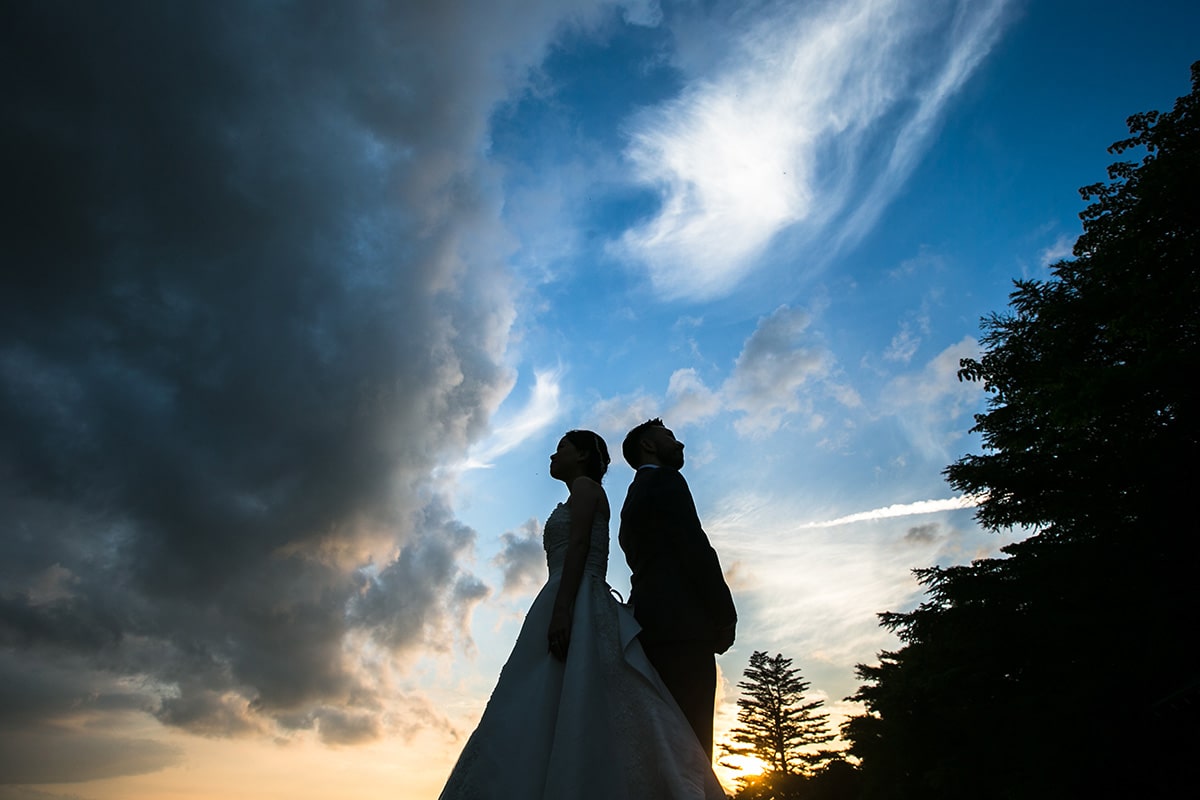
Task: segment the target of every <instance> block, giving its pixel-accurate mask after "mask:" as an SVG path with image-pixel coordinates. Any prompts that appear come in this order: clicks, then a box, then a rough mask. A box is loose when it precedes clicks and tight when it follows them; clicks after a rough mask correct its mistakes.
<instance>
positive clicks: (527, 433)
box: [463, 369, 562, 469]
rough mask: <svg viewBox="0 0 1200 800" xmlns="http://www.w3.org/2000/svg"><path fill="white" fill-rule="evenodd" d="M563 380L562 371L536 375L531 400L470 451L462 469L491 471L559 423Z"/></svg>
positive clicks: (548, 371)
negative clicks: (511, 452)
mask: <svg viewBox="0 0 1200 800" xmlns="http://www.w3.org/2000/svg"><path fill="white" fill-rule="evenodd" d="M561 378H562V370H561V369H554V370H539V371H536V372H535V373H534V384H533V389H532V390H531V391H530V393H529V400H528V401H527V402H526V403H525V405H524V406H522V407H521V408H520V409H519V410H518V411H516V412H515V413H513V415H512V416H511V417H509V418H508V419H507V420H505V421H504V422H502V423H500V424H499V425H497V426H496V428H495V429H494V430H493V431H492V434H491V435H490V436H488V437H487V438H486V439H484V440H483V441H481V442H480V443H479V444H478V445H476V446H475V447H473V448H471V451H470V454H469V456H468V458H467V461H466V463H465V464H464V465H463V467H464V468H465V469H479V468H486V467H490V466H491V464H492V462H493V461H494V460H495V459H497V458H499V457H500V456H502V455H503V454H505V453H507V452H508V451H509V450H512V449H513V448H514V447H516V446H517V445H519V444H521V442H524V441H525V440H526V439H529V438H530V437H532V436H536V435H537V434H539V433H541V432H542V431H544V430H545V429H546V428H548V427H550V426H551V425H553V424H554V423H555V422H557V421H558V420H559V418H560V417H561V416H562V403H561V402H560V397H561V395H562V388H561Z"/></svg>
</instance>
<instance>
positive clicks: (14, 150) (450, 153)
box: [0, 2, 587, 781]
mask: <svg viewBox="0 0 1200 800" xmlns="http://www.w3.org/2000/svg"><path fill="white" fill-rule="evenodd" d="M460 5H464V6H466V7H462V8H460V7H459V6H460ZM514 5H515V7H497V6H496V4H489V3H479V4H458V3H437V4H420V3H398V4H394V5H389V4H378V3H367V2H364V3H339V4H337V5H336V6H332V5H328V4H325V3H316V2H286V3H276V4H265V5H264V4H250V5H228V4H203V3H202V4H183V5H180V4H162V3H157V2H130V3H122V4H118V5H115V6H113V5H86V4H84V5H80V4H75V3H54V2H45V3H29V4H20V5H19V6H18V7H16V8H14V9H11V10H9V11H7V12H6V24H5V26H4V27H3V31H0V49H2V50H3V52H5V54H6V68H5V69H4V70H3V71H0V88H2V90H3V94H4V96H5V98H6V100H5V103H4V105H3V107H2V108H0V121H2V125H0V130H2V131H3V134H0V135H2V137H3V139H2V140H0V158H3V170H4V174H5V187H4V194H3V197H4V200H3V209H2V211H3V213H0V261H3V263H4V264H5V269H4V270H3V272H2V273H0V507H3V508H4V509H5V512H4V514H3V515H2V516H3V519H2V520H0V665H8V667H10V668H11V669H6V671H8V672H16V673H20V674H21V675H26V676H31V677H26V678H24V679H22V680H21V681H19V682H18V683H16V684H14V685H13V686H11V687H8V686H6V687H5V688H4V689H0V691H3V692H4V693H5V700H6V701H8V700H10V699H17V700H18V701H19V702H16V703H15V704H14V705H9V704H8V703H7V702H6V703H5V704H4V705H3V711H0V737H3V738H4V739H5V742H6V746H5V748H4V751H5V752H6V753H8V752H25V750H23V749H19V748H18V750H13V751H9V750H8V747H7V745H8V744H13V745H14V747H15V746H16V745H17V744H18V743H20V742H34V741H35V740H34V738H28V739H27V738H24V737H25V732H28V731H29V730H31V728H30V727H28V726H30V725H42V726H49V725H51V723H54V722H56V721H61V720H64V719H67V718H68V717H69V716H70V715H72V714H77V713H79V707H78V706H77V705H76V706H68V705H66V703H65V698H68V697H70V698H83V700H82V701H81V702H83V703H84V704H85V705H88V706H89V708H90V709H91V711H92V712H93V713H96V714H104V713H126V712H127V710H129V709H134V710H137V711H147V712H152V713H154V714H156V715H157V717H158V718H159V719H160V720H161V721H162V722H164V723H165V724H168V725H175V726H181V727H184V728H186V729H188V730H192V731H195V732H197V733H201V734H205V735H218V736H224V735H243V734H250V733H255V732H260V731H266V730H268V729H270V728H272V727H277V728H278V729H281V730H284V731H286V730H289V729H303V728H311V727H313V720H314V719H317V718H319V720H320V722H319V724H318V726H317V727H318V728H319V732H320V736H321V737H322V738H323V739H325V740H326V741H329V742H333V743H340V744H346V743H353V742H356V741H362V740H365V739H366V738H369V737H370V736H372V735H374V734H375V733H376V732H377V731H378V730H379V727H378V726H379V725H380V724H382V723H381V722H380V720H381V719H383V718H384V717H383V715H382V712H378V711H377V709H378V708H379V699H378V698H377V697H375V694H376V693H377V692H378V691H379V690H378V688H377V687H375V686H373V685H372V684H370V682H369V681H368V680H367V679H365V678H364V677H363V675H362V671H361V670H360V669H359V665H358V664H356V663H355V662H354V660H353V654H352V652H351V651H350V650H349V649H348V648H347V643H348V642H350V641H351V639H352V638H353V637H354V636H355V635H358V634H369V635H372V636H374V637H375V639H376V641H378V642H379V643H382V644H383V645H385V646H386V647H388V648H391V649H392V650H393V651H394V652H396V653H397V654H403V653H405V652H408V651H411V650H413V649H415V648H419V647H422V646H428V645H430V644H432V645H433V646H439V647H440V646H444V645H445V642H446V638H445V633H446V631H450V632H451V634H452V636H459V638H462V636H463V635H464V625H465V619H466V618H467V617H468V616H469V614H470V610H471V608H473V607H474V604H475V603H477V602H479V600H480V599H481V598H482V597H483V596H484V595H485V594H486V591H487V589H486V587H484V586H483V585H482V584H481V583H480V582H479V581H478V580H477V579H475V578H473V577H472V576H470V575H467V574H464V573H462V572H461V571H460V570H459V569H458V568H457V566H456V559H457V557H458V556H460V555H461V554H462V553H464V552H465V551H467V550H469V549H470V548H471V547H472V545H473V541H474V533H473V532H472V531H471V530H470V529H469V528H466V527H465V526H463V525H461V524H460V523H458V522H457V521H456V520H454V519H453V515H452V513H451V511H450V510H449V509H448V508H447V506H446V503H445V501H444V499H442V498H441V497H440V496H439V493H438V489H437V486H436V485H435V484H433V483H431V479H430V477H429V476H430V474H431V470H432V468H433V467H434V466H436V465H437V464H438V463H440V462H442V461H445V460H448V459H451V458H461V456H462V455H463V454H464V453H465V452H466V448H467V447H468V446H469V445H470V444H471V442H473V441H474V440H476V439H477V438H478V437H479V436H480V435H481V433H482V431H483V429H484V426H485V425H486V422H487V419H488V417H489V415H490V413H491V411H492V410H494V408H495V406H496V405H497V403H498V402H499V400H500V398H501V396H502V395H503V393H504V392H505V391H506V389H507V387H508V385H509V384H510V382H511V379H510V377H509V376H508V374H507V372H506V369H505V368H504V367H503V365H502V361H501V355H502V353H503V350H504V346H505V343H506V337H507V333H508V326H509V324H510V323H511V320H512V316H513V313H514V312H513V305H512V301H511V298H510V292H511V289H510V287H509V285H508V278H507V277H506V274H505V271H504V267H503V264H502V263H501V260H500V256H501V255H502V254H503V252H504V248H505V246H506V245H505V239H504V235H503V232H502V231H500V230H498V228H497V226H496V223H495V222H494V220H495V219H496V218H498V213H497V209H498V207H499V200H498V199H497V197H496V196H495V188H494V186H495V177H494V176H493V175H491V174H490V173H489V172H488V171H487V169H486V168H485V167H483V166H482V165H481V164H480V162H479V161H478V154H479V152H480V143H481V141H482V140H483V137H484V133H485V130H486V123H487V115H488V112H489V109H490V108H491V107H492V106H493V105H494V104H495V103H496V102H498V101H499V100H500V99H501V98H502V97H503V96H504V94H505V92H506V91H508V90H509V89H510V88H511V87H512V86H513V85H514V83H515V82H516V81H518V80H520V77H521V75H523V74H524V71H525V69H526V68H527V67H528V66H529V65H530V64H533V63H536V62H537V61H538V60H540V53H541V52H542V50H543V49H544V47H545V44H546V42H547V41H548V39H549V37H550V36H551V34H552V32H553V30H554V26H555V24H556V20H557V19H558V17H559V15H561V14H564V13H566V12H569V11H570V9H569V8H564V7H562V6H561V5H554V4H550V5H551V6H553V8H549V7H547V8H546V9H543V8H542V4H539V3H528V4H524V3H516V4H514ZM580 5H587V4H582V3H581V4H580ZM46 676H49V677H46ZM123 678H124V679H129V680H127V681H126V684H127V688H125V689H124V690H123V691H124V693H123V694H122V693H121V692H118V691H116V690H115V689H114V688H113V682H114V681H116V680H119V679H123ZM39 681H41V683H39ZM54 681H57V683H54ZM22 687H23V688H24V689H29V690H30V691H29V692H28V693H26V694H23V695H20V696H19V697H18V694H19V692H18V689H19V688H22ZM128 687H134V688H128ZM10 695H11V696H10ZM106 703H107V704H109V707H106V706H105V704H106ZM335 707H336V708H338V709H339V711H338V713H337V714H334V713H333V712H330V711H328V709H329V708H335ZM321 709H325V710H324V711H321V712H320V714H319V715H318V711H319V710H321ZM314 715H317V716H314ZM405 724H407V723H405ZM37 730H38V731H40V732H39V733H38V734H37V735H38V736H42V737H43V738H42V739H41V740H38V741H39V742H40V744H38V749H37V752H45V753H51V752H53V753H57V754H59V755H61V759H60V761H61V760H62V759H68V760H69V759H70V758H71V756H72V754H75V756H77V758H76V760H75V762H74V763H75V766H74V767H72V772H71V774H72V775H73V776H76V777H75V778H73V779H83V778H86V777H88V776H99V775H111V774H117V773H114V772H113V770H117V772H118V773H120V774H131V773H133V772H137V771H144V770H149V769H157V768H159V767H161V766H162V765H165V764H166V763H170V761H171V759H172V758H174V753H173V752H168V751H166V750H163V749H162V748H161V747H158V746H152V745H153V743H148V742H138V741H133V740H129V739H122V738H120V737H119V736H116V735H115V734H114V735H112V736H109V737H107V738H106V737H104V736H102V735H96V736H91V737H83V736H74V735H68V734H65V733H62V732H61V731H59V732H58V733H55V730H57V729H54V728H52V727H42V728H37ZM29 736H30V737H32V736H33V734H29ZM30 746H32V745H30ZM21 747H24V745H21ZM26 749H28V748H26ZM117 752H120V753H124V754H125V755H124V756H122V757H121V758H113V757H112V756H111V754H112V753H117ZM105 754H108V755H105ZM58 757H59V756H55V758H58ZM110 759H111V760H110ZM105 764H110V765H113V766H103V765H105ZM19 766H21V768H22V769H24V770H26V772H22V773H21V775H23V776H24V777H23V778H22V779H23V780H27V781H32V780H33V779H34V778H35V777H37V776H39V775H45V774H49V772H47V770H49V771H53V770H57V769H60V768H61V767H62V765H61V763H59V761H54V760H52V759H51V757H50V756H49V755H47V756H46V757H45V758H43V759H38V758H34V757H31V759H30V760H29V761H28V763H24V762H23V763H22V765H19ZM39 770H41V771H39ZM31 775H32V776H33V777H31ZM10 777H11V776H10ZM60 779H62V778H61V777H60Z"/></svg>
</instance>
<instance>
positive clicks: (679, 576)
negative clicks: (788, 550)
mask: <svg viewBox="0 0 1200 800" xmlns="http://www.w3.org/2000/svg"><path fill="white" fill-rule="evenodd" d="M621 451H622V453H623V454H624V455H625V460H626V461H628V462H629V466H631V467H633V468H634V469H635V470H637V475H636V476H634V479H633V483H632V484H630V486H629V493H628V494H627V495H626V496H625V505H624V506H623V507H622V508H621V532H620V536H619V541H620V543H621V549H622V550H624V551H625V558H626V560H628V561H629V568H630V569H631V570H632V571H633V575H632V577H631V579H630V583H631V590H630V593H629V602H630V604H631V605H632V606H633V614H634V616H635V617H637V621H638V623H639V624H640V625H641V626H642V632H641V634H640V636H639V639H640V640H641V643H642V649H643V650H645V651H646V655H647V656H648V657H649V659H650V663H652V664H653V665H654V668H655V669H656V670H658V674H659V675H660V676H661V677H662V679H663V683H665V684H666V686H667V688H668V689H670V691H671V694H672V695H673V696H674V697H675V701H676V702H677V703H678V704H679V707H680V708H681V709H683V714H684V716H686V717H687V719H688V722H690V723H691V725H692V729H693V730H695V731H696V736H697V737H698V738H699V739H700V744H701V745H703V746H704V748H705V750H706V751H707V752H708V755H709V758H710V759H711V758H712V747H713V744H712V738H713V702H714V697H715V695H716V689H717V666H716V661H715V660H714V658H713V653H724V652H725V651H726V650H728V649H729V647H730V645H732V644H733V637H734V627H735V625H736V623H737V613H736V612H735V611H734V608H733V597H732V596H731V595H730V593H729V587H728V586H726V585H725V578H724V576H723V575H722V573H721V564H720V563H719V562H718V561H717V553H716V551H715V550H713V548H712V545H710V544H709V543H708V536H706V535H705V533H704V529H703V528H701V527H700V518H699V517H698V516H697V515H696V504H695V502H694V501H693V500H692V493H691V491H690V490H689V489H688V485H687V481H685V480H684V479H683V476H682V475H680V474H679V470H680V468H681V467H682V466H683V443H682V442H680V441H678V440H676V438H675V435H674V434H673V433H671V431H670V430H668V429H667V427H666V426H665V425H663V422H662V420H661V419H652V420H647V421H646V422H643V423H642V424H641V425H638V426H637V427H636V428H634V429H633V430H631V431H630V432H629V434H628V435H627V436H626V437H625V442H624V443H623V444H622V445H621Z"/></svg>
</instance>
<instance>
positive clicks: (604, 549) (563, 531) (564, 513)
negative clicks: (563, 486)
mask: <svg viewBox="0 0 1200 800" xmlns="http://www.w3.org/2000/svg"><path fill="white" fill-rule="evenodd" d="M570 537H571V507H570V506H568V505H567V504H566V503H559V504H558V505H557V506H556V507H555V509H554V511H552V512H551V513H550V517H549V519H547V520H546V527H545V528H544V529H543V531H542V547H543V548H545V550H546V566H547V567H549V569H550V575H551V576H555V575H559V574H561V573H562V568H563V562H564V561H565V560H566V557H567V541H568V540H569V539H570ZM583 571H584V572H585V573H586V574H588V575H592V576H594V577H597V578H599V579H600V580H604V578H605V575H607V573H608V517H601V516H600V515H599V514H597V515H596V519H595V520H594V521H593V522H592V540H591V543H590V544H589V546H588V553H587V561H586V562H585V563H584V568H583Z"/></svg>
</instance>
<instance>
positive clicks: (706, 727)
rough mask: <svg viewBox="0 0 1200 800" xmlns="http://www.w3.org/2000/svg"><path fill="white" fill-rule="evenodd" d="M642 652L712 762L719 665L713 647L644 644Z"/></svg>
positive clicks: (688, 643) (681, 643)
mask: <svg viewBox="0 0 1200 800" xmlns="http://www.w3.org/2000/svg"><path fill="white" fill-rule="evenodd" d="M642 649H643V650H644V651H645V652H646V657H647V658H648V659H650V663H651V664H653V665H654V669H655V670H657V672H658V675H659V677H660V678H662V681H663V683H664V684H666V686H667V689H669V690H670V692H671V696H672V697H674V698H675V702H676V703H678V704H679V707H680V708H681V709H682V710H683V715H684V716H685V717H687V721H688V722H689V723H690V724H691V726H692V730H694V731H695V732H696V738H697V739H699V740H700V745H701V746H702V747H703V748H704V752H706V753H708V758H709V760H710V761H711V760H712V749H713V703H714V702H715V701H716V694H717V662H716V659H715V657H714V656H713V652H712V646H711V645H709V644H708V643H707V642H657V643H655V642H650V643H647V642H643V643H642Z"/></svg>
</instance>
